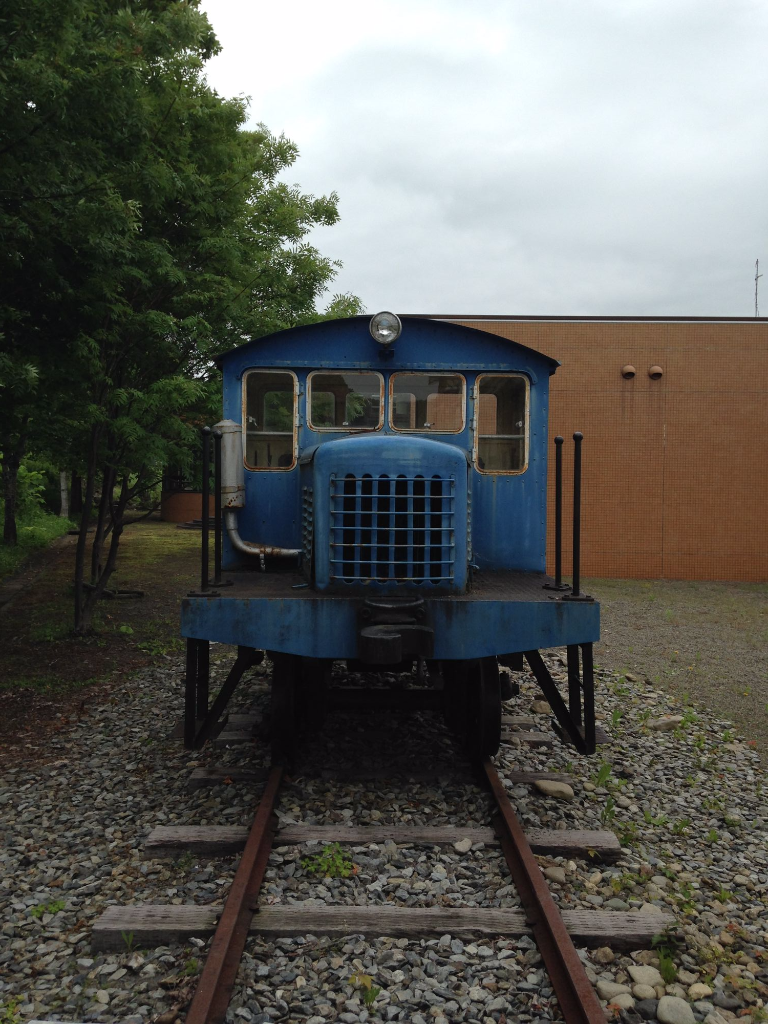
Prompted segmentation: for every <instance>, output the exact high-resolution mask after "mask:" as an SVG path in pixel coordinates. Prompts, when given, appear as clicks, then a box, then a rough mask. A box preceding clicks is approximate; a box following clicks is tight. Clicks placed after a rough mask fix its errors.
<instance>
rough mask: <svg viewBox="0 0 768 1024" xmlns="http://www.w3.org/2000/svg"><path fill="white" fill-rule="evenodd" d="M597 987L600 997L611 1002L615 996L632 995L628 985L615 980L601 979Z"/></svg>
mask: <svg viewBox="0 0 768 1024" xmlns="http://www.w3.org/2000/svg"><path fill="white" fill-rule="evenodd" d="M595 987H596V988H597V994H598V995H599V996H600V998H601V999H607V1000H608V1002H609V1003H610V1002H611V1001H612V999H613V997H614V996H620V995H632V993H631V992H630V991H629V986H628V985H619V984H617V982H615V981H602V980H600V981H598V983H597V985H596V986H595Z"/></svg>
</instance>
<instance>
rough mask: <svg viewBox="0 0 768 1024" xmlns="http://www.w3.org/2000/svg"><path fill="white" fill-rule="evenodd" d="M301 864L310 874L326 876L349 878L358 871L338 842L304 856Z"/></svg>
mask: <svg viewBox="0 0 768 1024" xmlns="http://www.w3.org/2000/svg"><path fill="white" fill-rule="evenodd" d="M301 866H302V867H303V868H304V870H305V871H306V872H307V874H308V875H323V876H325V877H326V878H349V876H350V875H352V874H354V873H355V872H356V868H355V865H354V864H353V863H352V861H351V859H350V858H349V857H348V856H347V854H346V853H344V851H343V850H342V848H341V846H340V845H339V844H338V843H331V844H330V845H329V846H324V847H323V849H322V850H321V851H320V852H319V853H314V854H312V855H311V856H310V857H304V858H302V861H301Z"/></svg>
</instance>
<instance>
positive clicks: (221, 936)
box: [186, 765, 283, 1024]
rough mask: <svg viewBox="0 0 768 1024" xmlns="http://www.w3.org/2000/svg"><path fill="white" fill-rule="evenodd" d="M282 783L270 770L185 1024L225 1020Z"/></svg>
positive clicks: (278, 773) (278, 774)
mask: <svg viewBox="0 0 768 1024" xmlns="http://www.w3.org/2000/svg"><path fill="white" fill-rule="evenodd" d="M282 780H283V768H282V766H279V765H278V766H276V767H274V768H272V770H271V771H270V773H269V776H268V778H267V785H266V787H265V789H264V793H263V795H262V798H261V802H260V803H259V807H258V810H257V811H256V817H255V818H254V822H253V825H251V831H250V833H249V834H248V840H247V842H246V844H245V849H244V850H243V855H242V857H241V858H240V863H239V864H238V866H237V871H236V873H235V877H234V879H233V881H232V887H231V889H230V890H229V895H228V896H227V901H226V903H225V904H224V909H223V911H222V913H221V917H220V918H219V923H218V925H217V927H216V934H215V935H214V937H213V942H212V943H211V948H210V951H209V953H208V957H207V959H206V961H205V967H204V968H203V973H202V974H201V975H200V980H199V982H198V984H197V988H196V989H195V994H194V996H193V997H192V1003H191V1004H190V1007H189V1010H188V1011H187V1016H186V1024H221V1022H222V1021H223V1020H224V1018H225V1016H226V1013H227V1007H228V1006H229V1000H230V999H231V997H232V989H233V988H234V985H235V979H236V978H237V971H238V968H239V966H240V958H241V957H242V955H243V950H244V949H245V942H246V939H247V937H248V929H249V927H250V924H251V918H252V917H253V914H254V912H255V910H256V909H257V908H256V902H255V901H256V897H257V895H258V892H259V889H260V888H261V883H262V881H263V879H264V873H265V871H266V868H267V861H268V860H269V854H270V851H271V849H272V836H273V828H272V811H273V810H274V806H275V803H276V801H277V796H278V793H279V791H280V784H281V782H282Z"/></svg>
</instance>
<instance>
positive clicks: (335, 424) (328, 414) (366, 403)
mask: <svg viewBox="0 0 768 1024" xmlns="http://www.w3.org/2000/svg"><path fill="white" fill-rule="evenodd" d="M383 386H384V378H383V377H382V376H381V374H380V373H358V372H350V373H325V372H323V371H319V372H317V373H311V374H310V375H309V397H308V401H307V406H308V408H309V417H308V418H309V426H310V427H311V428H312V430H344V431H353V430H378V429H379V427H381V419H382V411H383V410H382V406H383V402H382V391H383Z"/></svg>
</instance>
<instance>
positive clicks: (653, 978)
mask: <svg viewBox="0 0 768 1024" xmlns="http://www.w3.org/2000/svg"><path fill="white" fill-rule="evenodd" d="M655 909H656V908H655V907H654V910H655ZM627 971H628V972H629V976H630V977H631V979H632V981H636V982H637V983H638V985H651V986H653V985H661V984H663V978H662V977H661V974H659V972H658V970H657V969H656V968H655V967H650V966H646V967H641V966H639V965H638V964H632V965H631V966H630V967H628V968H627ZM644 998H653V997H652V996H648V997H644Z"/></svg>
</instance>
